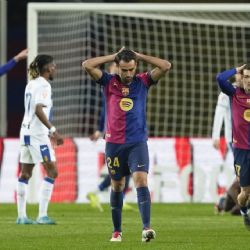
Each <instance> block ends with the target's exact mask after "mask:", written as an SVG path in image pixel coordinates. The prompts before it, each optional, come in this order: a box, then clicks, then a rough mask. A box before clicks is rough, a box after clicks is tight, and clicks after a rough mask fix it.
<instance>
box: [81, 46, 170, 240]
mask: <svg viewBox="0 0 250 250" xmlns="http://www.w3.org/2000/svg"><path fill="white" fill-rule="evenodd" d="M113 61H115V62H116V64H117V68H118V74H115V75H114V74H109V73H107V72H105V71H102V70H101V69H100V68H99V67H100V66H101V65H102V64H105V63H110V62H113ZM139 61H144V62H146V63H148V64H151V65H152V66H153V67H154V68H153V69H152V70H151V71H150V72H144V73H139V74H137V73H136V70H137V65H138V62H139ZM83 68H84V69H85V70H86V72H87V73H88V74H89V75H90V76H91V77H92V78H93V79H94V80H95V81H96V82H97V83H98V84H100V85H102V86H103V88H104V91H103V93H104V96H105V102H106V126H105V139H106V149H105V155H106V163H107V167H108V171H109V175H110V177H111V194H110V203H111V204H110V205H111V214H112V221H113V226H114V230H113V233H112V237H111V241H113V242H120V241H122V228H121V222H122V206H123V193H122V191H123V189H124V184H125V176H127V175H129V174H131V175H132V178H133V181H134V184H135V187H136V191H137V200H138V207H139V211H140V214H141V219H142V224H143V229H142V241H145V242H148V241H150V240H151V239H154V238H155V231H154V230H153V229H152V228H151V226H150V208H151V199H150V193H149V189H148V180H147V179H148V170H149V153H148V146H147V125H146V99H147V94H148V90H149V88H150V87H151V85H155V84H157V82H158V80H159V79H160V78H161V77H163V76H164V75H165V74H166V73H167V72H168V71H169V70H170V68H171V64H170V63H169V62H168V61H167V60H163V59H160V58H157V57H153V56H148V55H144V54H141V53H138V52H134V51H132V50H128V49H125V48H124V47H122V48H121V49H120V51H119V52H117V53H114V54H110V55H106V56H100V57H95V58H91V59H88V60H85V61H84V62H83Z"/></svg>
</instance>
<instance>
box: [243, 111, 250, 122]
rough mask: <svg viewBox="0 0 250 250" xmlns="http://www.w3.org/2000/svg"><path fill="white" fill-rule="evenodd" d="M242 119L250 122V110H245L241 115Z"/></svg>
mask: <svg viewBox="0 0 250 250" xmlns="http://www.w3.org/2000/svg"><path fill="white" fill-rule="evenodd" d="M243 118H244V119H245V120H246V121H247V122H250V109H246V110H245V111H244V113H243Z"/></svg>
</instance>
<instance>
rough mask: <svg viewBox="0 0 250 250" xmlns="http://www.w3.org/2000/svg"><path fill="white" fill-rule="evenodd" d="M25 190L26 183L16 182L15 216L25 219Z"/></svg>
mask: <svg viewBox="0 0 250 250" xmlns="http://www.w3.org/2000/svg"><path fill="white" fill-rule="evenodd" d="M27 188H28V183H25V182H23V181H20V180H18V182H17V214H18V217H19V218H22V217H27V214H26V203H27Z"/></svg>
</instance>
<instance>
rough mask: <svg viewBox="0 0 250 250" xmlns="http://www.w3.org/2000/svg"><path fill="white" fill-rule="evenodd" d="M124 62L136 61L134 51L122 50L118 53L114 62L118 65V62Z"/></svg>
mask: <svg viewBox="0 0 250 250" xmlns="http://www.w3.org/2000/svg"><path fill="white" fill-rule="evenodd" d="M122 60H123V61H124V62H130V61H131V60H134V61H135V62H136V61H137V59H136V54H135V52H134V51H132V50H129V49H124V50H122V51H121V52H119V53H118V54H117V55H116V57H115V62H116V63H117V64H119V62H120V61H122Z"/></svg>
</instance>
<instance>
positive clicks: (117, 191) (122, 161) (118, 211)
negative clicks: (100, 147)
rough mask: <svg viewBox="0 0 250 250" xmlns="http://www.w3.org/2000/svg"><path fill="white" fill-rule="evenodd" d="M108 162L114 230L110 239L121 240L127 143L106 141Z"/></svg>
mask: <svg viewBox="0 0 250 250" xmlns="http://www.w3.org/2000/svg"><path fill="white" fill-rule="evenodd" d="M105 151H106V152H105V155H106V164H107V167H108V171H109V175H110V177H111V193H110V206H111V214H112V221H113V226H114V231H113V234H112V238H111V240H110V241H114V242H115V241H117V242H120V241H121V240H122V239H121V236H122V228H121V223H122V207H123V190H124V185H125V178H124V177H123V176H125V175H126V174H125V172H124V169H125V168H126V167H127V159H126V157H127V154H126V145H118V144H114V143H106V149H105Z"/></svg>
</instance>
